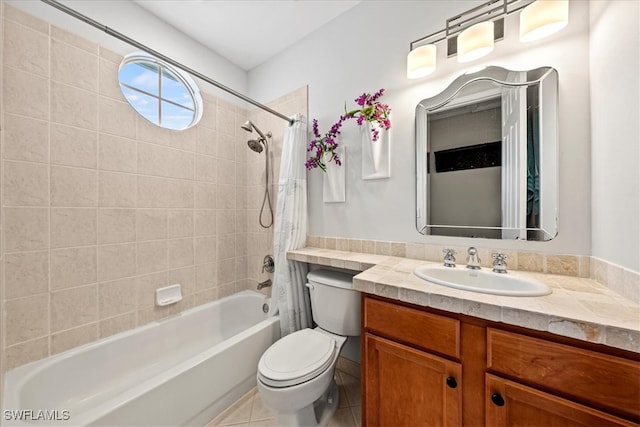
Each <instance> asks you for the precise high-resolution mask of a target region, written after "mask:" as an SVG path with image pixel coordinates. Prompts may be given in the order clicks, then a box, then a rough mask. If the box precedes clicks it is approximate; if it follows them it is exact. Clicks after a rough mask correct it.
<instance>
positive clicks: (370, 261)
mask: <svg viewBox="0 0 640 427" xmlns="http://www.w3.org/2000/svg"><path fill="white" fill-rule="evenodd" d="M287 257H288V259H290V260H295V261H301V262H306V263H310V264H317V265H325V266H331V267H337V268H345V269H349V270H355V271H361V273H359V274H358V275H356V276H355V277H354V281H353V283H354V287H355V289H357V290H359V291H361V292H366V293H368V294H373V295H379V296H383V297H387V298H392V299H395V300H399V301H404V302H408V303H412V304H416V305H420V306H424V307H433V308H437V309H440V310H445V311H449V312H452V313H462V314H466V315H469V316H474V317H478V318H481V319H486V320H491V321H494V322H502V323H506V324H510V325H516V326H522V327H525V328H529V329H535V330H539V331H547V332H550V333H552V334H556V335H562V336H566V337H571V338H575V339H579V340H582V341H588V342H592V343H598V344H604V345H607V346H610V347H616V348H620V349H623V350H629V351H633V352H636V353H640V306H639V305H638V304H636V303H635V302H633V301H631V300H628V299H626V298H624V297H622V296H620V295H619V294H617V293H615V292H614V291H612V290H610V289H609V288H607V287H605V286H603V285H601V284H599V283H598V282H596V281H594V280H591V279H585V278H579V277H572V276H561V275H555V274H543V273H532V272H522V271H510V273H511V274H514V275H522V276H526V277H530V278H533V279H537V280H539V281H541V282H544V283H545V284H546V285H547V286H549V287H550V288H551V289H552V291H553V292H552V293H551V294H550V295H545V296H541V297H507V296H498V295H489V294H482V293H477V292H469V291H463V290H458V289H453V288H449V287H446V286H441V285H438V284H435V283H430V282H427V281H425V280H423V279H420V278H418V277H416V276H415V275H414V274H413V270H414V269H415V268H416V267H418V266H420V265H425V264H434V265H438V264H436V263H433V262H429V261H422V260H416V259H410V258H401V257H393V256H386V255H373V254H364V253H358V252H345V251H338V250H332V249H319V248H313V247H306V248H302V249H297V250H294V251H289V252H288V253H287Z"/></svg>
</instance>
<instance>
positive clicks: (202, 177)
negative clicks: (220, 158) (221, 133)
mask: <svg viewBox="0 0 640 427" xmlns="http://www.w3.org/2000/svg"><path fill="white" fill-rule="evenodd" d="M216 171H217V161H216V159H215V157H210V156H203V155H198V156H196V180H197V181H207V182H216V179H217V173H216Z"/></svg>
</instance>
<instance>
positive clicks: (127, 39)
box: [40, 0, 295, 126]
mask: <svg viewBox="0 0 640 427" xmlns="http://www.w3.org/2000/svg"><path fill="white" fill-rule="evenodd" d="M40 1H41V2H43V3H45V4H48V5H49V6H51V7H54V8H56V9H58V10H60V11H61V12H64V13H66V14H67V15H70V16H72V17H74V18H76V19H78V20H80V21H82V22H84V23H86V24H89V25H91V26H92V27H94V28H97V29H99V30H101V31H104V32H105V33H107V34H108V35H110V36H111V37H114V38H116V39H118V40H121V41H123V42H125V43H127V44H130V45H131V46H133V47H136V48H138V49H140V50H142V51H144V52H146V53H148V54H150V55H153V56H155V57H156V58H158V59H161V60H163V61H164V62H166V63H168V64H171V65H173V66H174V67H176V68H179V69H180V70H182V71H184V72H186V73H189V74H191V75H193V76H195V77H198V78H199V79H201V80H204V81H205V82H207V83H209V84H211V85H213V86H215V87H217V88H218V89H221V90H223V91H225V92H227V93H229V94H231V95H233V96H235V97H237V98H240V99H242V100H243V101H246V102H248V103H249V104H252V105H254V106H256V107H258V108H260V109H262V110H264V111H266V112H268V113H271V114H273V115H274V116H277V117H279V118H281V119H282V120H286V121H287V122H288V123H289V126H291V125H293V124H294V123H295V120H294V119H291V118H289V117H287V116H285V115H284V114H282V113H280V112H278V111H276V110H274V109H272V108H269V107H267V106H266V105H264V104H261V103H259V102H258V101H255V100H253V99H251V98H249V97H248V96H246V95H243V94H241V93H240V92H237V91H235V90H233V89H231V88H230V87H227V86H225V85H223V84H222V83H219V82H217V81H215V80H213V79H212V78H210V77H207V76H205V75H204V74H201V73H199V72H198V71H196V70H194V69H192V68H189V67H187V66H186V65H183V64H181V63H180V62H178V61H176V60H174V59H171V58H169V57H168V56H165V55H163V54H161V53H160V52H158V51H155V50H153V49H151V48H150V47H148V46H146V45H144V44H142V43H140V42H138V41H136V40H134V39H132V38H130V37H127V36H125V35H124V34H122V33H120V32H118V31H116V30H113V29H111V28H109V27H107V26H106V25H103V24H101V23H99V22H98V21H95V20H93V19H91V18H89V17H88V16H86V15H83V14H82V13H80V12H78V11H77V10H75V9H72V8H70V7H68V6H66V5H64V4H62V3H59V2H58V1H57V0H40Z"/></svg>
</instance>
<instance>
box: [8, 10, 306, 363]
mask: <svg viewBox="0 0 640 427" xmlns="http://www.w3.org/2000/svg"><path fill="white" fill-rule="evenodd" d="M3 25H4V37H3V50H4V56H3V66H2V72H3V74H4V79H3V85H4V92H3V95H4V99H3V112H2V115H3V123H4V126H3V144H2V169H3V175H2V195H3V200H2V219H3V233H2V243H3V250H2V257H3V263H2V266H3V267H4V273H3V278H4V285H5V286H4V297H3V300H2V301H3V303H4V311H3V314H4V319H3V320H4V322H2V324H3V328H2V329H3V333H4V341H3V342H2V348H3V350H4V351H3V352H2V353H3V355H4V356H5V360H4V361H3V362H4V370H9V369H12V368H13V367H16V366H18V365H21V364H24V363H27V362H29V361H32V360H37V359H40V358H43V357H46V356H48V355H52V354H55V353H58V352H61V351H64V350H66V349H69V348H72V347H75V346H78V345H81V344H84V343H87V342H91V341H94V340H96V339H98V338H101V337H105V336H109V335H112V334H114V333H117V332H120V331H123V330H127V329H131V328H134V327H136V326H139V325H143V324H145V323H148V322H150V321H152V320H156V319H160V318H163V317H166V316H169V315H171V314H174V313H177V312H180V311H183V310H185V309H188V308H190V307H193V306H195V305H198V304H202V303H205V302H208V301H211V300H215V299H217V298H220V297H222V296H225V295H227V294H230V293H233V292H236V291H238V290H242V289H246V288H249V287H253V288H255V284H256V282H255V281H256V280H262V279H264V278H265V277H267V276H266V273H265V274H263V273H262V272H261V271H260V266H261V265H262V257H263V256H264V254H266V253H269V252H271V250H270V247H271V246H270V244H271V241H272V239H271V237H270V235H271V234H272V229H269V230H264V231H263V230H262V229H260V228H259V226H257V216H256V215H255V210H256V206H258V209H259V205H258V204H257V203H258V202H257V201H256V200H254V196H255V197H258V195H257V194H256V193H255V191H254V189H255V188H258V184H259V183H260V182H264V181H261V180H262V179H264V163H263V162H264V158H260V157H259V155H257V154H255V153H253V152H251V151H249V150H248V148H247V146H246V139H247V137H248V136H249V135H248V134H247V133H245V132H244V131H242V130H241V129H240V128H239V125H240V124H241V123H242V122H244V120H246V118H247V117H248V111H247V110H245V109H243V108H240V107H238V106H236V105H234V104H232V103H229V102H227V101H225V100H222V99H220V98H217V97H215V96H213V95H210V94H206V93H203V99H204V114H203V117H202V120H201V121H200V123H199V124H198V125H197V126H195V127H193V128H191V129H189V130H187V131H181V132H174V131H168V130H164V129H160V128H158V127H156V126H154V125H152V124H150V123H148V122H147V121H146V120H145V119H143V118H142V117H140V116H138V115H137V113H136V112H135V111H134V110H133V109H132V108H131V107H130V106H129V105H128V104H127V103H126V101H125V99H124V98H123V96H122V94H121V92H120V90H119V87H118V83H117V70H118V66H119V64H120V61H121V59H122V57H121V56H120V55H118V54H115V53H114V52H111V51H108V50H106V49H104V48H102V47H100V46H98V45H95V44H93V43H91V42H89V41H87V40H86V39H83V38H81V37H78V36H76V35H74V34H71V33H69V32H66V31H64V30H62V29H60V28H58V27H56V26H53V25H49V24H48V23H47V22H44V21H41V20H39V19H36V18H34V17H32V16H30V15H28V14H25V13H23V12H21V11H20V10H18V9H16V8H13V7H10V6H7V5H5V6H4V18H3ZM201 89H202V90H208V89H209V88H202V87H201ZM296 94H298V95H297V96H298V97H301V96H304V100H303V102H293V103H289V104H288V105H289V106H291V107H297V106H298V105H304V107H305V111H306V89H304V90H300V91H297V92H296ZM289 97H292V99H295V98H296V96H293V95H290V96H289ZM289 101H290V100H289V98H288V97H284V98H283V99H282V100H278V101H276V102H275V104H274V105H279V106H283V107H287V105H283V104H287V102H289ZM297 111H300V110H295V112H297ZM292 112H294V111H292ZM264 114H266V113H264ZM252 117H255V121H256V122H257V123H263V122H265V120H266V121H268V119H266V118H263V116H262V113H254V114H253V115H252ZM284 125H285V122H283V121H282V120H279V121H278V122H277V123H273V126H274V128H273V129H272V130H273V131H274V134H275V133H277V131H279V132H280V139H279V144H280V145H281V142H282V137H281V134H282V132H283V129H284ZM254 137H255V136H254ZM273 145H274V147H275V150H274V152H275V154H276V156H277V155H278V153H279V151H278V149H277V148H278V140H277V138H274V144H273ZM253 155H255V157H249V156H253ZM263 155H264V152H263ZM261 200H262V199H261V198H260V201H261ZM273 202H274V208H275V200H273ZM174 283H180V284H181V285H182V292H183V295H184V299H183V301H181V302H180V303H178V304H176V305H173V306H170V307H165V308H159V307H156V306H155V305H154V296H155V294H154V292H155V289H156V288H158V287H161V286H165V285H168V284H174Z"/></svg>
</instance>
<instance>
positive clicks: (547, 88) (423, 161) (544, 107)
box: [415, 66, 559, 241]
mask: <svg viewBox="0 0 640 427" xmlns="http://www.w3.org/2000/svg"><path fill="white" fill-rule="evenodd" d="M524 72H525V73H527V75H529V77H528V79H527V80H526V81H514V79H513V77H512V76H513V75H514V73H518V74H521V73H522V71H513V70H508V69H505V68H502V67H496V66H491V67H485V68H484V69H482V70H480V71H477V72H474V73H469V74H463V75H461V76H459V77H458V78H456V79H455V80H454V81H453V82H452V83H451V84H450V85H449V86H448V87H447V88H446V89H444V90H443V91H442V92H440V93H439V94H437V95H435V96H433V97H431V98H426V99H423V100H422V101H420V102H419V103H418V105H417V106H416V113H415V125H416V129H415V132H416V133H415V138H416V141H415V142H416V230H417V231H418V233H420V234H423V235H437V234H432V233H431V231H432V230H431V229H432V228H443V227H446V228H457V229H465V230H474V229H475V230H480V229H495V230H503V231H505V230H514V232H516V234H518V233H519V235H520V236H522V233H524V235H525V236H526V232H527V231H538V232H541V233H542V236H543V238H542V239H538V240H544V241H547V240H551V239H553V238H554V237H555V236H557V234H558V206H559V205H558V201H559V197H558V188H559V185H558V176H559V175H558V155H559V150H558V145H559V144H558V143H559V138H558V127H559V120H558V72H557V70H556V69H555V68H553V67H540V68H536V69H533V70H526V71H524ZM474 82H491V83H493V84H495V85H496V86H497V88H499V87H503V88H518V87H528V86H531V85H539V95H540V99H539V105H540V106H541V111H540V119H539V120H540V122H539V123H540V142H539V147H540V151H541V152H542V150H543V147H544V151H545V153H548V154H549V155H550V160H551V162H547V163H548V164H547V165H546V166H545V168H544V180H545V182H547V183H550V182H552V183H553V185H546V186H545V187H544V192H543V191H542V186H541V190H540V192H541V194H540V200H541V207H542V201H543V200H544V201H546V204H545V206H544V207H545V208H547V209H548V210H549V211H548V212H546V213H545V215H546V217H547V218H546V219H547V220H546V222H545V224H546V226H543V227H540V228H527V227H526V224H524V225H525V226H524V227H515V228H507V227H483V226H474V225H472V224H470V225H468V226H456V225H438V224H428V223H427V218H428V212H429V197H428V194H427V191H428V189H429V175H428V172H427V171H428V165H427V161H428V157H427V154H428V147H429V146H428V134H429V131H428V124H429V113H430V112H433V111H434V110H437V109H438V108H441V107H444V106H447V105H448V104H450V103H452V101H454V98H455V97H456V95H458V94H459V93H460V92H461V91H462V90H463V89H464V88H466V87H468V86H469V85H471V84H473V83H474ZM461 105H464V104H461ZM503 140H504V136H503ZM540 176H542V173H541V174H540ZM543 195H544V199H543ZM551 205H552V206H551ZM549 218H550V219H549ZM503 234H504V233H503ZM442 236H443V237H458V236H446V235H442ZM460 237H465V236H460ZM468 237H471V236H468ZM517 238H520V237H517ZM523 240H524V239H523Z"/></svg>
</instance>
